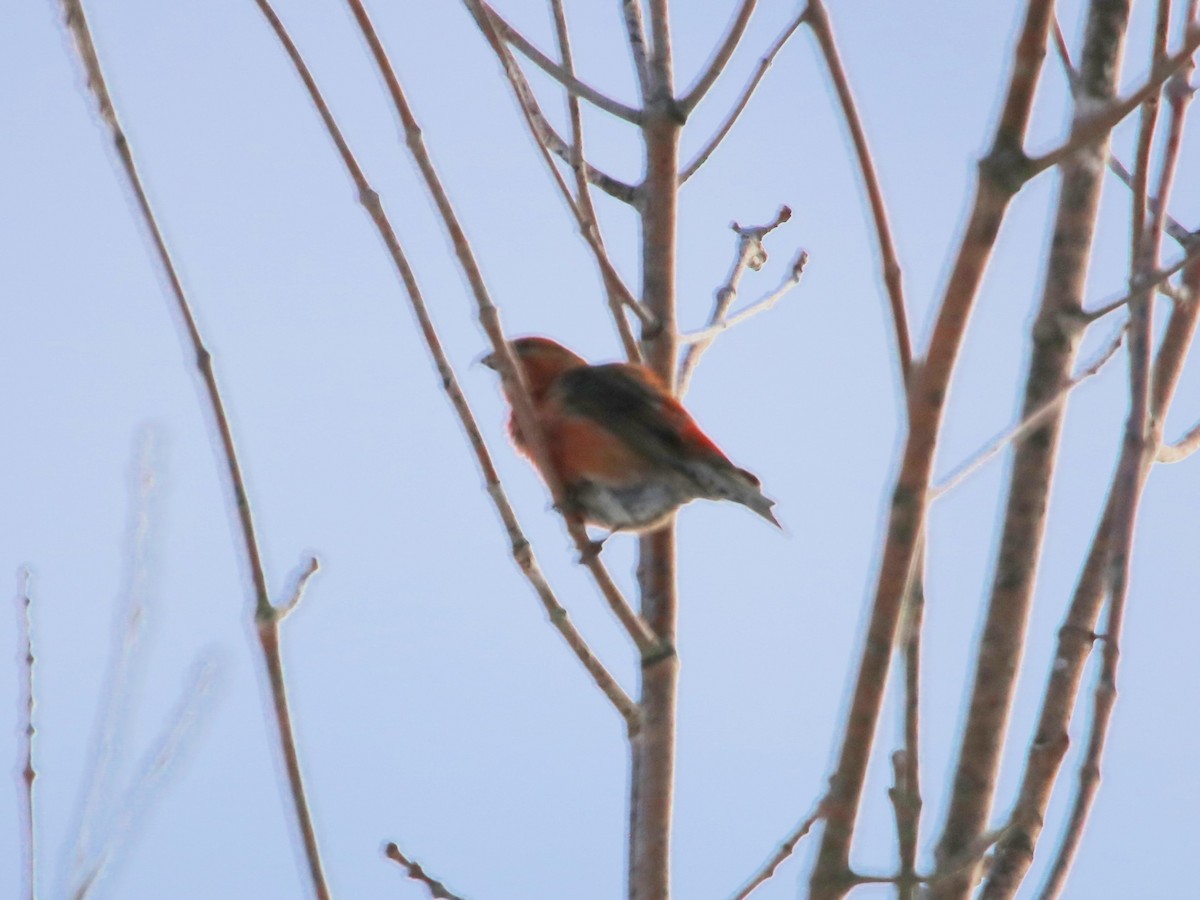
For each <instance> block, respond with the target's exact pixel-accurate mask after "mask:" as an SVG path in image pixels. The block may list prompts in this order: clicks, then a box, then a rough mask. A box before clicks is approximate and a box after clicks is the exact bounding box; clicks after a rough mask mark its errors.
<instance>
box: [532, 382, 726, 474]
mask: <svg viewBox="0 0 1200 900" xmlns="http://www.w3.org/2000/svg"><path fill="white" fill-rule="evenodd" d="M554 390H555V392H556V393H557V394H558V397H559V400H560V402H561V403H562V404H563V406H564V407H565V408H566V409H567V410H568V411H569V412H571V413H572V414H574V415H579V416H585V417H587V418H588V419H591V420H592V421H594V422H595V423H596V424H598V425H600V426H601V427H602V428H604V429H606V430H608V431H609V432H611V433H612V434H614V435H616V436H617V437H618V438H620V439H621V441H622V442H623V443H625V444H626V445H627V446H628V447H629V448H630V449H632V450H633V451H634V452H636V453H638V454H639V455H640V456H643V457H645V458H646V459H648V460H650V461H652V462H654V463H657V464H659V465H666V466H670V467H672V468H678V466H679V464H680V463H681V462H682V461H684V460H687V459H689V458H690V459H695V458H697V457H703V458H705V459H709V460H712V461H717V460H720V461H724V462H726V463H728V460H727V459H726V457H725V454H723V453H722V452H721V451H720V450H719V449H717V447H716V445H715V444H713V442H712V441H711V440H709V438H708V436H707V435H705V434H704V432H702V431H701V430H700V427H699V426H698V425H697V424H696V423H695V421H694V420H693V419H692V417H691V416H690V415H689V414H688V413H687V411H686V410H685V409H684V408H683V407H682V406H680V405H679V403H678V402H677V401H676V400H675V399H674V398H673V397H672V396H671V395H670V394H668V393H667V391H666V389H665V388H664V387H663V386H662V383H661V382H660V381H659V380H658V378H657V377H656V376H655V375H654V373H653V372H651V371H650V370H649V369H646V368H644V367H642V366H634V365H629V364H627V363H610V364H608V365H602V366H581V367H580V368H577V369H572V370H571V371H569V372H565V373H564V374H563V375H561V376H560V377H559V378H558V380H557V382H556V383H555V387H554Z"/></svg>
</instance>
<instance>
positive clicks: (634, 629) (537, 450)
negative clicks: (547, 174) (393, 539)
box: [297, 0, 659, 713]
mask: <svg viewBox="0 0 1200 900" xmlns="http://www.w3.org/2000/svg"><path fill="white" fill-rule="evenodd" d="M346 2H347V5H348V6H349V7H350V11H351V13H353V15H354V18H355V21H356V22H357V23H358V26H359V29H360V30H361V31H362V33H363V37H364V38H365V39H366V41H367V45H368V47H369V48H370V50H371V56H372V58H373V59H374V60H375V64H376V65H377V66H378V67H379V70H380V73H381V74H382V75H383V79H384V83H385V84H386V85H387V88H388V93H389V94H390V95H391V98H392V104H393V105H394V106H395V108H396V112H397V114H398V115H399V117H400V122H401V125H402V126H403V128H404V134H405V144H406V146H407V147H408V151H409V153H410V154H411V155H412V157H413V159H414V160H415V162H416V164H417V168H418V169H419V170H420V172H421V175H422V177H423V179H424V181H425V186H426V188H427V190H428V191H429V193H430V195H431V196H432V197H433V201H434V203H435V205H436V206H437V208H438V212H439V214H440V215H441V217H442V222H443V224H444V225H445V227H446V230H447V232H448V234H449V236H450V240H451V243H452V244H453V245H454V251H455V255H456V256H457V257H458V262H459V265H460V267H461V268H462V270H463V274H464V275H465V276H466V278H467V282H468V284H469V285H470V286H471V292H472V294H473V295H474V297H475V303H476V306H477V308H478V310H479V321H480V324H481V325H482V326H483V329H484V331H485V332H486V333H487V335H488V337H489V338H490V339H491V341H492V349H493V350H494V351H495V353H496V355H497V359H498V361H499V362H500V366H501V374H502V375H503V376H504V377H505V379H506V380H507V383H508V384H509V386H510V387H512V388H513V390H512V392H511V396H512V400H513V410H514V412H515V413H516V415H517V421H518V422H519V423H520V425H521V431H522V433H524V434H525V435H526V439H527V440H528V441H529V444H530V447H531V449H532V450H533V451H534V458H535V459H537V460H538V461H539V465H538V469H539V470H540V471H541V472H542V473H543V474H544V475H546V476H547V483H548V485H549V487H550V492H551V494H552V496H553V497H554V503H555V506H557V507H558V508H559V509H566V508H567V507H566V504H565V503H564V502H563V500H562V498H563V493H562V485H561V484H559V483H558V479H557V478H555V477H554V467H553V466H551V465H549V464H548V461H547V456H546V448H545V446H544V443H543V441H542V434H541V429H540V428H539V427H538V424H537V420H536V419H535V418H534V415H533V405H532V403H531V402H530V399H529V391H528V389H527V388H526V386H525V384H524V382H523V381H522V380H521V373H520V369H519V367H518V366H517V364H516V360H515V359H514V358H513V355H512V348H511V347H510V346H509V343H508V340H507V339H506V338H505V336H504V331H503V329H502V328H501V326H500V312H499V310H498V309H497V308H496V305H495V304H494V303H493V302H492V299H491V296H490V294H489V292H488V289H487V285H486V284H485V283H484V281H483V273H482V271H481V270H480V268H479V263H478V261H477V260H476V259H475V253H474V251H473V250H472V248H471V242H470V241H469V240H468V239H467V235H466V232H465V231H464V230H463V227H462V223H461V222H460V221H459V219H458V214H457V213H456V212H455V211H454V207H453V205H452V204H451V203H450V197H449V195H448V194H447V193H446V189H445V187H444V186H443V185H442V180H441V176H439V175H438V173H437V169H436V168H435V167H434V165H433V160H432V159H431V158H430V156H429V152H428V151H427V150H426V149H425V141H424V138H423V136H422V134H421V127H420V126H419V125H418V124H417V120H416V117H415V116H414V115H413V113H412V109H411V107H409V105H408V99H407V98H406V97H405V96H404V91H403V89H402V88H401V86H400V79H399V78H398V77H397V76H396V71H395V69H394V68H393V67H392V64H391V61H390V60H389V59H388V56H387V53H386V51H385V50H384V49H383V43H382V42H381V41H380V40H379V35H378V33H377V32H376V31H375V26H374V25H373V24H372V23H371V19H370V17H369V16H368V15H367V11H366V8H365V7H364V6H363V5H362V3H361V0H346ZM487 33H488V34H491V35H492V36H493V38H495V32H494V31H490V30H489V31H488V32H487ZM297 58H298V57H297ZM306 84H308V81H307V80H306ZM309 90H310V93H311V94H313V95H314V100H315V97H316V96H317V93H316V85H315V84H312V85H311V86H310V88H309ZM322 118H323V119H325V123H326V128H327V129H330V134H331V136H332V135H334V131H333V129H332V128H331V124H332V123H333V119H332V117H331V116H330V117H328V118H326V116H325V114H322ZM337 134H338V136H339V137H340V132H338V133H337ZM336 140H337V138H336V137H335V141H336ZM341 143H343V144H344V141H343V142H341ZM339 149H341V146H340V145H339ZM342 156H343V160H344V161H345V162H346V164H347V168H348V169H351V171H352V174H353V177H355V180H356V183H358V184H360V190H361V188H362V186H363V185H365V184H366V179H365V176H364V175H363V174H362V170H361V169H360V168H358V166H357V164H354V165H353V166H351V163H352V161H353V156H352V155H351V154H349V148H348V147H347V148H346V149H345V150H343V151H342ZM355 173H356V174H355ZM360 179H361V180H360ZM368 199H369V200H370V201H371V209H370V211H371V214H372V218H373V219H374V221H375V223H376V227H377V228H380V229H381V233H384V228H383V226H384V225H385V224H387V219H386V217H385V216H384V214H383V209H382V206H381V205H380V203H379V197H378V195H377V194H375V192H374V191H370V192H369V196H368ZM364 202H365V201H364ZM386 232H387V233H389V234H391V235H392V236H393V239H394V232H393V230H392V229H391V226H390V224H387V228H386ZM386 239H387V238H386V237H385V240H386ZM389 249H390V250H391V251H392V256H393V260H394V261H395V262H396V264H397V268H398V269H400V270H401V275H402V277H404V271H405V270H407V271H408V272H409V273H410V274H411V269H410V268H409V267H408V266H407V260H404V264H403V265H401V260H403V259H404V255H403V251H402V250H400V245H399V243H398V241H395V242H394V243H393V242H390V243H389ZM404 282H405V287H406V289H408V291H409V299H410V301H412V302H413V303H414V304H416V297H417V296H419V293H415V292H414V291H413V288H414V287H415V286H416V279H415V278H413V279H411V280H410V279H409V278H407V277H404ZM422 307H423V304H422ZM414 308H416V307H415V306H414ZM422 330H423V332H424V334H425V339H426V343H427V344H428V345H429V346H430V350H431V351H432V352H433V353H434V359H435V360H440V359H444V358H445V357H444V354H442V355H441V356H440V357H439V354H438V352H437V351H436V350H435V349H434V348H435V346H437V342H436V341H432V340H431V338H436V332H435V331H434V330H433V327H432V323H430V326H429V328H428V329H425V328H424V327H423V329H422ZM446 369H447V370H448V369H449V363H448V362H447V363H446ZM439 373H441V374H442V375H443V378H444V376H445V371H444V370H442V367H441V365H440V362H439ZM465 408H466V407H465V400H464V403H463V406H462V408H461V409H465ZM460 417H461V410H460ZM476 452H477V454H478V450H477V451H476ZM492 493H493V496H496V494H495V492H494V491H492ZM564 521H565V522H566V525H567V530H568V531H569V532H570V534H571V537H572V539H573V540H574V541H575V545H576V547H577V548H578V549H579V554H580V562H582V563H583V564H584V565H585V566H586V567H587V568H588V570H589V571H590V572H591V573H592V576H593V578H595V580H596V584H597V585H598V586H599V588H600V592H601V594H602V595H603V596H604V598H605V600H606V601H607V602H608V604H609V606H610V607H611V608H612V610H613V613H614V614H615V615H616V616H617V618H618V619H619V620H620V621H621V623H622V624H623V625H624V626H625V628H626V630H627V631H628V632H629V634H630V637H631V638H633V641H634V643H635V644H636V645H637V646H638V648H639V650H641V651H642V652H643V653H650V652H657V651H658V649H659V648H658V643H657V642H656V641H655V640H654V636H653V634H652V633H651V631H650V630H649V628H647V627H646V624H645V623H644V622H643V621H642V620H641V617H639V616H638V615H637V613H635V612H634V611H633V608H632V607H631V606H630V605H629V603H628V601H626V600H625V598H624V597H623V596H622V595H621V591H620V589H619V588H618V587H617V585H616V583H615V582H614V581H613V580H612V577H611V576H610V575H609V574H608V571H607V570H606V569H605V568H604V565H603V564H602V563H601V562H600V560H599V557H598V554H596V553H595V552H593V548H592V542H591V540H590V539H589V538H588V536H587V530H586V529H585V528H584V526H583V523H582V522H579V521H577V520H575V519H574V517H572V516H564ZM514 522H515V519H514ZM506 524H507V523H506ZM511 533H512V529H510V534H511ZM522 545H524V546H526V547H527V546H528V542H525V541H524V539H523V538H521V539H520V541H517V542H514V548H519V547H520V546H522ZM552 621H553V617H552ZM589 671H592V672H593V676H595V675H596V674H597V673H596V672H595V671H593V670H591V669H589ZM609 696H610V699H613V700H614V702H616V699H617V698H616V695H615V693H610V694H609ZM622 702H623V701H622ZM622 712H623V713H624V712H625V710H622Z"/></svg>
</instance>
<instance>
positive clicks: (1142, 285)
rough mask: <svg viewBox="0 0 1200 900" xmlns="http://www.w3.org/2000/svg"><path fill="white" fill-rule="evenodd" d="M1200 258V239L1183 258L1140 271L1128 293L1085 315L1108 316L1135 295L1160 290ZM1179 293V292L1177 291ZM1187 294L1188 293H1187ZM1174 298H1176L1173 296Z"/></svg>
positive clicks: (1096, 317)
mask: <svg viewBox="0 0 1200 900" xmlns="http://www.w3.org/2000/svg"><path fill="white" fill-rule="evenodd" d="M1197 260H1200V241H1196V242H1194V244H1193V245H1192V248H1191V249H1190V250H1188V252H1187V253H1185V254H1184V255H1183V256H1182V257H1181V258H1179V259H1177V260H1176V261H1175V262H1173V263H1171V265H1169V266H1167V267H1166V268H1165V269H1159V270H1157V271H1155V272H1148V273H1143V272H1138V273H1135V274H1134V275H1133V277H1132V278H1131V279H1130V289H1129V292H1128V293H1125V294H1122V295H1121V296H1120V297H1118V298H1116V299H1115V300H1109V301H1108V302H1106V303H1102V304H1100V306H1098V307H1096V308H1095V309H1089V310H1086V311H1085V312H1084V316H1085V317H1086V320H1087V321H1088V322H1094V321H1096V320H1097V319H1100V318H1103V317H1104V316H1107V315H1108V314H1109V313H1111V312H1115V311H1116V310H1118V309H1120V308H1121V307H1123V306H1126V305H1128V303H1129V301H1130V300H1132V299H1133V298H1134V297H1135V296H1137V295H1139V294H1142V293H1145V292H1146V291H1149V290H1159V289H1160V288H1162V287H1164V282H1165V281H1166V280H1167V279H1168V278H1170V277H1171V276H1172V275H1175V274H1176V273H1178V272H1181V271H1183V270H1184V269H1185V268H1187V267H1188V266H1189V265H1191V264H1192V263H1194V262H1196V261H1197ZM1176 293H1178V292H1176ZM1185 296H1186V295H1185ZM1172 299H1176V298H1175V297H1172Z"/></svg>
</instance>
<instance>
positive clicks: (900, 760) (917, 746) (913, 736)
mask: <svg viewBox="0 0 1200 900" xmlns="http://www.w3.org/2000/svg"><path fill="white" fill-rule="evenodd" d="M924 569H925V552H924V548H922V550H921V553H920V559H919V561H918V563H917V564H916V565H914V566H913V577H912V584H911V585H909V589H908V592H907V599H906V601H905V604H904V621H903V623H902V625H901V633H902V635H903V638H902V641H901V643H902V644H903V647H904V655H903V666H904V744H903V748H902V749H901V750H897V751H896V752H895V753H893V754H892V778H893V783H892V787H891V788H890V789H889V790H888V797H889V798H890V799H891V801H892V808H893V810H894V813H895V818H896V844H897V850H898V855H899V857H900V872H899V874H898V876H897V895H898V900H914V898H915V896H916V886H917V844H918V842H919V839H920V835H921V768H920V766H921V762H920V760H921V728H920V725H921V630H922V625H923V624H924V614H925V572H924Z"/></svg>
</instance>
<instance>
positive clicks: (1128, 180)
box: [1054, 19, 1194, 249]
mask: <svg viewBox="0 0 1200 900" xmlns="http://www.w3.org/2000/svg"><path fill="white" fill-rule="evenodd" d="M1054 46H1055V49H1056V50H1057V51H1058V59H1059V62H1061V63H1062V67H1063V71H1064V72H1065V74H1066V76H1067V82H1068V83H1069V84H1070V85H1071V90H1072V91H1074V90H1075V87H1076V85H1077V83H1078V81H1079V74H1078V73H1077V72H1076V71H1075V67H1074V65H1073V64H1072V63H1071V52H1070V50H1068V49H1067V41H1066V38H1064V37H1063V33H1062V28H1061V27H1060V26H1059V24H1058V20H1057V19H1055V21H1054ZM1180 75H1182V71H1181V72H1178V73H1176V74H1175V75H1174V76H1172V79H1173V80H1177V79H1178V78H1179V77H1180ZM1107 162H1108V169H1109V171H1110V172H1112V173H1113V174H1114V175H1116V176H1117V178H1119V179H1120V180H1121V181H1122V182H1124V183H1125V185H1126V186H1127V187H1133V177H1132V176H1131V175H1130V174H1129V170H1128V169H1127V168H1125V164H1124V163H1122V162H1121V160H1120V159H1118V158H1117V156H1116V154H1115V153H1112V152H1110V153H1109V154H1108V160H1107ZM1149 203H1150V211H1151V212H1152V213H1154V214H1155V215H1158V214H1159V212H1160V210H1162V211H1163V216H1164V222H1163V227H1164V229H1165V230H1166V232H1167V234H1168V235H1170V236H1171V238H1172V239H1173V240H1174V241H1175V242H1176V243H1178V244H1180V245H1181V246H1183V247H1184V248H1185V249H1186V248H1187V247H1189V246H1191V244H1192V242H1193V241H1194V238H1193V236H1192V234H1191V232H1189V231H1188V230H1187V229H1186V228H1184V227H1183V226H1182V225H1181V224H1179V222H1177V221H1176V220H1175V219H1174V218H1172V217H1171V216H1170V214H1168V213H1166V212H1165V207H1163V206H1162V205H1161V204H1160V203H1159V202H1158V198H1157V197H1151V198H1150V201H1149Z"/></svg>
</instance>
